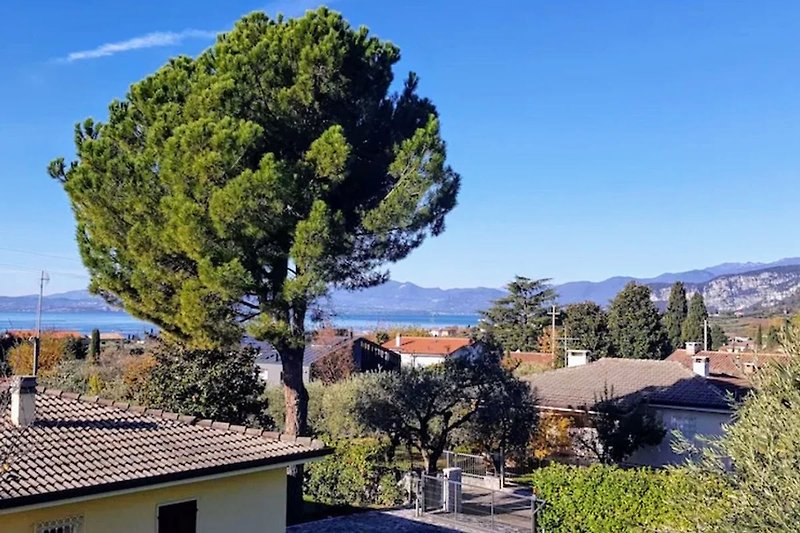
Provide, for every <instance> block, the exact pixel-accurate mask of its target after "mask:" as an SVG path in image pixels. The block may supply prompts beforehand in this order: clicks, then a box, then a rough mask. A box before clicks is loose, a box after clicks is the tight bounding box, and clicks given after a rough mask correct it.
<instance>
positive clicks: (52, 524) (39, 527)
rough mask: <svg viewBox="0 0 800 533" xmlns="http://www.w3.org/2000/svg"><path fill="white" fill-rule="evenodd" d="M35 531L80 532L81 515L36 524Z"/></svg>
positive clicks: (49, 532)
mask: <svg viewBox="0 0 800 533" xmlns="http://www.w3.org/2000/svg"><path fill="white" fill-rule="evenodd" d="M35 532H36V533H82V532H83V517H82V516H71V517H69V518H62V519H60V520H49V521H47V522H40V523H38V524H36V529H35Z"/></svg>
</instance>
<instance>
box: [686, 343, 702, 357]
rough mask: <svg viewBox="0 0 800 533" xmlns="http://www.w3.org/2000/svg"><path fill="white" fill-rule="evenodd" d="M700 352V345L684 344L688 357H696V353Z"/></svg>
mask: <svg viewBox="0 0 800 533" xmlns="http://www.w3.org/2000/svg"><path fill="white" fill-rule="evenodd" d="M699 351H700V343H699V342H687V343H686V353H687V354H689V355H696V354H697V352H699Z"/></svg>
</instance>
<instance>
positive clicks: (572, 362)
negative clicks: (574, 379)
mask: <svg viewBox="0 0 800 533" xmlns="http://www.w3.org/2000/svg"><path fill="white" fill-rule="evenodd" d="M588 362H589V350H567V367H573V366H583V365H585V364H586V363H588Z"/></svg>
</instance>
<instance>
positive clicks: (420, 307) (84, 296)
mask: <svg viewBox="0 0 800 533" xmlns="http://www.w3.org/2000/svg"><path fill="white" fill-rule="evenodd" d="M521 271H524V268H521ZM678 280H680V281H683V282H684V283H686V285H687V289H688V290H689V291H690V292H693V291H698V290H699V291H701V292H702V293H703V296H704V297H705V300H706V304H707V305H708V307H709V308H710V309H713V310H717V311H723V312H729V311H747V312H749V311H762V310H766V311H769V310H777V309H781V308H782V307H790V308H792V309H795V308H797V304H798V303H800V258H788V259H781V260H780V261H775V262H774V263H725V264H721V265H716V266H712V267H708V268H703V269H698V270H690V271H687V272H678V273H665V274H661V275H660V276H656V277H654V278H644V279H641V278H632V277H623V276H620V277H613V278H609V279H607V280H604V281H599V282H592V281H575V282H570V283H564V284H562V285H558V286H556V287H555V289H556V291H557V292H558V294H559V303H560V304H561V305H565V304H569V303H575V302H582V301H586V300H591V301H594V302H597V303H599V304H600V305H603V306H605V305H607V304H608V302H609V301H610V300H611V299H612V298H614V296H616V294H617V293H618V292H619V291H620V290H622V288H623V287H624V286H625V284H627V283H628V282H630V281H637V282H639V283H644V284H647V285H649V286H650V287H651V288H652V289H653V292H654V299H655V300H656V302H657V303H658V304H659V305H661V306H663V305H664V304H665V302H666V299H667V298H668V296H669V288H670V285H671V284H672V283H674V282H675V281H678ZM504 294H505V293H504V291H503V290H501V289H492V288H486V287H477V288H465V289H439V288H426V287H420V286H418V285H415V284H414V283H408V282H406V283H402V282H399V281H389V282H387V283H385V284H383V285H381V286H378V287H372V288H369V289H364V290H362V291H355V292H349V291H343V290H336V291H333V293H332V294H331V296H330V297H329V298H328V299H327V300H326V301H325V302H323V307H324V308H326V309H327V310H329V311H332V312H334V313H335V314H339V315H342V314H369V315H376V316H380V315H390V314H399V313H427V314H463V315H472V314H475V313H476V312H478V311H480V310H482V309H486V308H487V307H489V306H490V305H491V303H492V301H494V300H496V299H498V298H500V297H502V296H503V295H504ZM35 309H36V296H33V295H30V296H18V297H0V312H4V311H5V312H30V311H34V310H35ZM45 309H46V310H48V311H50V312H87V311H115V310H116V309H114V308H113V307H111V306H109V305H108V304H107V303H106V302H105V301H103V300H102V299H101V298H98V297H96V296H92V295H90V294H89V293H88V292H87V291H71V292H68V293H62V294H54V295H50V296H46V297H45Z"/></svg>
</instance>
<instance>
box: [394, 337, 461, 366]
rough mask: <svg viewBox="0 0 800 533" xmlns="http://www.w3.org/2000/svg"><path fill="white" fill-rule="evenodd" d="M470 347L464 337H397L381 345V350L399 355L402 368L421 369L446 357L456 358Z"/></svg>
mask: <svg viewBox="0 0 800 533" xmlns="http://www.w3.org/2000/svg"><path fill="white" fill-rule="evenodd" d="M470 346H472V341H471V340H470V339H468V338H466V337H449V336H447V337H412V336H406V335H397V337H395V338H394V339H392V340H388V341H386V342H384V343H383V344H382V347H383V348H386V349H387V350H392V351H394V352H396V353H399V354H400V363H401V364H402V365H403V366H416V367H423V366H429V365H435V364H438V363H441V362H443V361H444V360H445V359H446V358H448V357H453V356H455V357H458V356H459V355H460V354H461V353H465V352H466V351H467V350H468V348H469V347H470Z"/></svg>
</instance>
